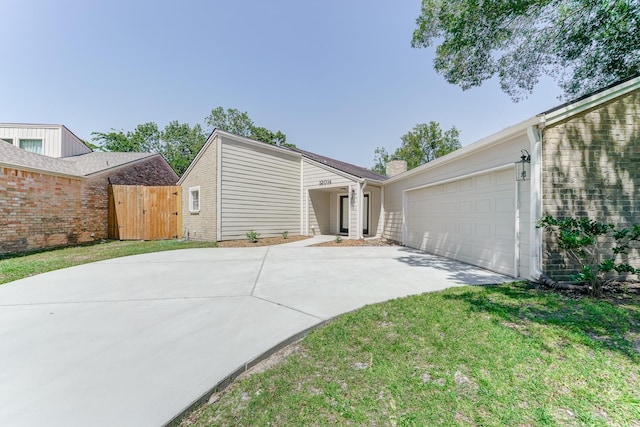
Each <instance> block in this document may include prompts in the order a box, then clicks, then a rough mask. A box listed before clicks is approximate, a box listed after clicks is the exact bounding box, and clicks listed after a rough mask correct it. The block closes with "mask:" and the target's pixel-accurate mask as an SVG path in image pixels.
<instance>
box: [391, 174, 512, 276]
mask: <svg viewBox="0 0 640 427" xmlns="http://www.w3.org/2000/svg"><path fill="white" fill-rule="evenodd" d="M403 205H404V219H405V221H404V225H405V229H404V244H405V246H409V247H412V248H416V249H420V250H423V251H425V252H428V253H432V254H436V255H441V256H445V257H449V258H453V259H456V260H459V261H463V262H466V263H469V264H473V265H477V266H480V267H483V268H486V269H488V270H492V271H496V272H499V273H503V274H507V275H511V276H516V271H515V267H514V266H515V247H516V246H515V245H516V242H515V240H516V233H515V230H516V225H515V222H516V182H515V179H514V171H513V166H511V167H508V168H501V169H498V170H495V169H494V170H490V171H485V172H480V173H476V174H473V175H469V176H466V177H462V178H458V179H454V180H448V181H441V182H436V183H432V184H427V185H424V186H421V187H418V188H414V189H408V190H405V191H404V195H403Z"/></svg>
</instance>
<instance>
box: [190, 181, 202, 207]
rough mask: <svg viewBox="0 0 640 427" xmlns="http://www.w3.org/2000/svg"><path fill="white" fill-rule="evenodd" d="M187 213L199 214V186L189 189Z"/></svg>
mask: <svg viewBox="0 0 640 427" xmlns="http://www.w3.org/2000/svg"><path fill="white" fill-rule="evenodd" d="M189 211H190V212H200V186H197V187H189Z"/></svg>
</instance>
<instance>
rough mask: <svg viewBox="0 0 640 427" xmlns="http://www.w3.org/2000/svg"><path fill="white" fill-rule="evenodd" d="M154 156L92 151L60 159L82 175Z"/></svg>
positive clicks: (150, 154)
mask: <svg viewBox="0 0 640 427" xmlns="http://www.w3.org/2000/svg"><path fill="white" fill-rule="evenodd" d="M151 156H154V154H152V153H131V152H125V153H120V152H118V153H111V152H102V151H94V152H92V153H87V154H80V155H77V156H72V157H62V158H60V160H62V161H65V162H67V163H71V164H72V165H74V167H75V168H76V170H77V171H78V173H79V174H80V175H82V176H87V175H92V174H94V173H97V172H101V171H103V170H106V169H111V168H114V167H118V166H122V165H125V164H127V163H131V162H136V161H138V160H142V159H145V158H147V157H151Z"/></svg>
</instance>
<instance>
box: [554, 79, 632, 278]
mask: <svg viewBox="0 0 640 427" xmlns="http://www.w3.org/2000/svg"><path fill="white" fill-rule="evenodd" d="M638 117H640V90H636V91H633V92H631V93H629V94H627V95H625V96H622V97H620V98H617V99H615V100H613V101H611V102H608V103H606V104H603V105H600V106H599V107H597V108H595V109H592V110H588V111H585V112H583V113H581V114H578V115H576V116H573V117H571V118H569V119H568V120H565V121H563V122H560V123H558V124H556V125H552V126H550V127H549V128H547V129H545V130H544V133H543V141H542V158H543V162H542V194H543V199H542V213H543V214H550V215H553V216H560V217H565V216H578V217H588V218H591V219H594V220H598V221H603V222H607V223H613V224H616V225H619V226H621V227H629V226H631V225H632V224H634V223H639V222H640V220H639V218H640V121H639V120H638ZM543 234H544V253H543V269H544V271H545V273H547V274H548V275H549V276H551V277H552V278H554V279H556V280H567V279H569V276H570V275H571V274H572V273H574V272H576V270H577V266H576V265H574V264H572V263H571V261H570V260H569V259H567V258H565V256H564V254H563V252H562V251H559V250H558V247H557V244H556V242H555V240H554V238H553V236H552V235H548V234H547V233H546V232H544V231H543ZM627 261H628V262H630V263H631V264H632V265H634V267H636V268H640V250H638V249H635V250H634V251H632V252H631V254H630V256H629V258H628V259H627Z"/></svg>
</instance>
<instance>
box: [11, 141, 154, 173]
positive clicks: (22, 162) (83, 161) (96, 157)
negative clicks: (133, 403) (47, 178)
mask: <svg viewBox="0 0 640 427" xmlns="http://www.w3.org/2000/svg"><path fill="white" fill-rule="evenodd" d="M156 155H157V154H152V153H105V152H92V153H86V154H79V155H77V156H72V157H62V158H55V157H49V156H44V155H42V154H36V153H30V152H28V151H25V150H23V149H21V148H18V147H16V146H14V145H11V144H6V143H1V144H0V164H5V165H9V166H17V167H20V168H27V169H31V170H38V171H43V172H49V173H52V174H56V175H65V176H73V177H86V176H89V175H93V174H95V173H99V172H103V171H105V170H108V169H113V168H116V167H119V166H123V165H125V164H128V163H132V162H136V161H139V160H142V159H146V158H148V157H152V156H156Z"/></svg>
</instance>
